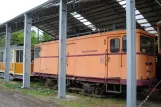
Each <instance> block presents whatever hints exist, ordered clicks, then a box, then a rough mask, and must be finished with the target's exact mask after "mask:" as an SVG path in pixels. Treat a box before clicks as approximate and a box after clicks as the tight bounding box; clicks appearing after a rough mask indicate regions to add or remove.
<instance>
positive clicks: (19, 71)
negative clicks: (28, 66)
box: [15, 63, 23, 75]
mask: <svg viewBox="0 0 161 107" xmlns="http://www.w3.org/2000/svg"><path fill="white" fill-rule="evenodd" d="M15 74H19V75H22V74H23V63H15Z"/></svg>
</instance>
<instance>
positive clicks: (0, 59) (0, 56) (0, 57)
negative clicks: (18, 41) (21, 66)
mask: <svg viewBox="0 0 161 107" xmlns="http://www.w3.org/2000/svg"><path fill="white" fill-rule="evenodd" d="M0 62H3V52H1V53H0Z"/></svg>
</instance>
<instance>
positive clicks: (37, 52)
mask: <svg viewBox="0 0 161 107" xmlns="http://www.w3.org/2000/svg"><path fill="white" fill-rule="evenodd" d="M39 57H40V47H36V48H35V58H39Z"/></svg>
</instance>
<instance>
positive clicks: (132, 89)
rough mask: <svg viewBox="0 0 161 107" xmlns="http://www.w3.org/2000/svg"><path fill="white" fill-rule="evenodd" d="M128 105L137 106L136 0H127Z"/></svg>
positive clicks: (130, 106) (129, 106) (128, 106)
mask: <svg viewBox="0 0 161 107" xmlns="http://www.w3.org/2000/svg"><path fill="white" fill-rule="evenodd" d="M126 30H127V98H126V101H127V107H136V19H135V0H126Z"/></svg>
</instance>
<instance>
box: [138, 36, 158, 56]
mask: <svg viewBox="0 0 161 107" xmlns="http://www.w3.org/2000/svg"><path fill="white" fill-rule="evenodd" d="M141 37H146V38H148V39H152V40H153V44H152V46H153V50H152V52H150V54H149V53H147V52H142V50H141ZM152 46H151V47H152ZM139 51H140V53H142V54H145V55H151V56H153V55H155V39H154V38H153V37H149V36H146V35H143V34H141V35H140V46H139Z"/></svg>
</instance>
